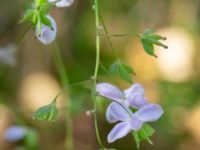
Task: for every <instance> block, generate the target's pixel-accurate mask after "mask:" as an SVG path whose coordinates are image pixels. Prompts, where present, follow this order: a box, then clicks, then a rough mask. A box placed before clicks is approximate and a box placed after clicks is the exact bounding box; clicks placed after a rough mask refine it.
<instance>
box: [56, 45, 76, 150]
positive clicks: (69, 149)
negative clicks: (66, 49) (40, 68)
mask: <svg viewBox="0 0 200 150" xmlns="http://www.w3.org/2000/svg"><path fill="white" fill-rule="evenodd" d="M52 55H53V59H54V62H55V64H56V68H57V70H58V74H59V77H60V79H61V83H62V87H65V85H68V84H69V81H68V76H67V73H66V70H65V66H64V63H63V61H62V58H61V55H60V51H59V48H58V46H57V44H56V43H54V46H53V50H52ZM65 89H66V87H65ZM66 90H67V91H68V94H66V98H65V108H66V109H65V113H66V114H65V121H66V126H67V127H66V137H65V148H66V150H73V120H72V117H71V114H70V109H69V108H70V105H71V103H70V96H69V93H70V91H69V88H67V89H66Z"/></svg>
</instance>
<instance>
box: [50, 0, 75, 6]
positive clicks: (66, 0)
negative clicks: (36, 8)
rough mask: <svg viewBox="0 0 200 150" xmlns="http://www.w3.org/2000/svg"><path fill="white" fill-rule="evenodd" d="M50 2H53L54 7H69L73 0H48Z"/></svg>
mask: <svg viewBox="0 0 200 150" xmlns="http://www.w3.org/2000/svg"><path fill="white" fill-rule="evenodd" d="M48 1H49V2H50V3H54V2H55V5H56V7H69V6H71V5H72V3H73V2H74V0H59V1H58V0H48Z"/></svg>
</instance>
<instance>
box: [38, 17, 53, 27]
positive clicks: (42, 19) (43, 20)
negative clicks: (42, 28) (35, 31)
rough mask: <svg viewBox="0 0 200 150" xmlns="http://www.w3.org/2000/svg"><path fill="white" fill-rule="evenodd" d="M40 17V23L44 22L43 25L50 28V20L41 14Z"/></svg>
mask: <svg viewBox="0 0 200 150" xmlns="http://www.w3.org/2000/svg"><path fill="white" fill-rule="evenodd" d="M40 18H41V22H42V24H45V25H47V26H49V27H50V28H52V25H51V21H50V20H49V18H47V16H46V15H44V14H41V15H40Z"/></svg>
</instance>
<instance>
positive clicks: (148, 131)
mask: <svg viewBox="0 0 200 150" xmlns="http://www.w3.org/2000/svg"><path fill="white" fill-rule="evenodd" d="M154 132H155V130H154V129H153V128H152V127H151V126H150V125H148V124H144V125H143V127H142V129H141V130H140V131H139V132H138V135H139V139H140V141H142V140H147V141H148V142H149V143H150V144H153V142H152V141H151V140H150V137H151V136H152V135H153V134H154Z"/></svg>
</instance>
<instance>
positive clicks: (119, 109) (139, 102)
mask: <svg viewBox="0 0 200 150" xmlns="http://www.w3.org/2000/svg"><path fill="white" fill-rule="evenodd" d="M96 89H97V93H98V94H99V95H100V96H103V97H106V98H108V99H110V100H113V101H114V102H112V103H111V104H110V105H109V106H108V108H107V111H106V119H107V121H108V122H109V123H114V122H118V123H117V124H116V125H115V126H114V128H113V129H112V130H111V132H110V133H109V134H108V139H107V140H108V142H109V143H111V142H114V141H115V140H117V139H120V138H122V137H124V136H126V135H127V134H128V133H129V132H131V131H138V130H140V129H141V128H142V125H143V124H144V123H147V122H152V121H156V120H158V119H159V118H160V117H161V115H162V114H163V109H162V108H161V106H160V105H158V104H148V103H147V99H146V98H145V97H144V89H143V88H142V86H141V85H140V84H133V85H132V86H131V87H130V88H128V89H126V90H124V91H123V92H122V91H121V90H119V89H118V88H117V87H115V86H113V85H111V84H109V83H100V84H97V87H96ZM129 107H133V108H136V109H138V110H137V111H136V112H135V113H133V112H132V111H131V110H130V108H129Z"/></svg>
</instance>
